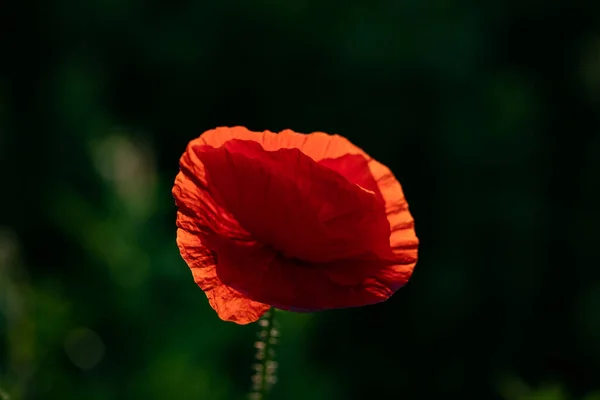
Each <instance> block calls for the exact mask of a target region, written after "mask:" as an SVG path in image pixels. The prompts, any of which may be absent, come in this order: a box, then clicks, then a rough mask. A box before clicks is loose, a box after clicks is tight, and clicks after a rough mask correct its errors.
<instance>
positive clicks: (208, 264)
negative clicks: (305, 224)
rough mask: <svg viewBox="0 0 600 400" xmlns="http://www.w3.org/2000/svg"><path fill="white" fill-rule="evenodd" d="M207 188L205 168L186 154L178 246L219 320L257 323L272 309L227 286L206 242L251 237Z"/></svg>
mask: <svg viewBox="0 0 600 400" xmlns="http://www.w3.org/2000/svg"><path fill="white" fill-rule="evenodd" d="M205 188H206V180H205V176H204V168H203V166H202V164H201V163H200V162H199V161H198V160H197V158H195V156H194V154H193V152H186V153H185V154H184V155H183V157H182V158H181V172H180V173H179V174H178V175H177V178H176V180H175V186H174V187H173V195H174V197H175V200H176V203H177V206H178V207H179V210H178V213H177V227H178V230H177V245H178V247H179V250H180V252H181V255H182V257H183V259H184V260H185V261H186V263H187V264H188V266H189V267H190V269H191V271H192V274H193V276H194V281H195V282H196V284H197V285H198V286H200V288H201V289H202V290H203V291H204V292H205V293H206V296H207V297H208V300H209V303H210V305H211V307H212V308H213V309H214V310H215V311H216V312H217V314H218V315H219V317H220V318H221V319H223V320H225V321H233V322H236V323H238V324H247V323H250V322H254V321H256V320H258V319H259V318H260V316H261V315H262V314H264V313H265V312H266V311H267V310H268V309H269V307H270V306H269V305H267V304H263V303H259V302H256V301H253V300H250V299H249V298H248V297H246V296H244V295H243V294H241V293H240V292H238V291H237V290H235V289H233V288H231V287H229V286H227V285H225V284H223V283H222V282H221V280H220V279H219V278H218V276H217V272H216V260H215V254H214V252H213V251H211V250H209V249H208V248H207V247H206V246H205V245H204V243H203V241H202V237H203V236H204V235H206V234H218V235H221V236H222V237H227V238H231V239H232V240H246V239H247V236H248V234H247V232H245V231H243V229H242V228H241V227H240V226H239V224H237V221H235V220H234V219H233V218H231V217H230V216H229V215H228V214H227V212H226V211H225V210H223V209H222V207H220V206H219V205H218V204H217V203H216V202H215V201H214V199H212V198H211V197H210V196H209V195H208V194H207V192H206V190H204V189H205Z"/></svg>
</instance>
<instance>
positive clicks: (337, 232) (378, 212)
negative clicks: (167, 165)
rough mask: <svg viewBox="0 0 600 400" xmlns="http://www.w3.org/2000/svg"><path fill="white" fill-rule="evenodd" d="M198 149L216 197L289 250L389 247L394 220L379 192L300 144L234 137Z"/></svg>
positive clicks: (325, 257)
mask: <svg viewBox="0 0 600 400" xmlns="http://www.w3.org/2000/svg"><path fill="white" fill-rule="evenodd" d="M194 150H195V152H196V155H197V156H198V158H199V159H200V160H201V161H202V163H203V164H204V167H205V171H206V175H207V180H208V183H209V184H208V188H209V189H208V190H209V191H210V193H211V195H212V197H213V198H215V199H218V201H219V203H220V204H223V205H224V208H226V209H227V210H228V211H229V212H230V213H231V214H232V215H233V216H234V218H235V219H236V220H237V221H238V222H239V223H240V225H241V226H242V227H243V228H244V229H245V230H246V231H248V232H249V233H250V235H251V236H252V237H253V238H254V239H256V240H257V241H258V242H260V243H263V244H268V245H270V246H271V247H273V248H274V249H275V250H277V251H279V252H280V253H281V254H283V255H284V256H286V257H288V258H298V259H301V260H304V261H311V262H328V261H332V260H340V259H345V258H351V257H356V256H360V255H362V254H364V253H366V252H369V251H372V250H373V249H374V248H377V246H378V245H381V244H385V246H387V248H388V249H389V244H388V238H389V224H388V222H387V217H386V215H385V212H384V208H383V205H382V204H381V203H380V202H378V201H377V198H376V197H375V196H374V195H373V193H370V192H367V191H365V190H363V189H361V188H360V187H358V186H357V185H355V184H352V183H351V182H348V180H347V179H344V178H343V177H342V176H340V175H339V174H338V173H336V172H335V171H333V170H331V169H329V168H325V167H323V166H321V165H319V164H317V163H316V162H314V161H313V160H312V159H311V158H309V157H307V156H306V155H304V154H303V153H302V152H300V151H299V150H298V149H280V150H277V151H266V150H264V149H263V148H262V147H261V146H260V144H258V143H256V142H254V141H248V140H238V139H234V140H230V141H228V142H226V143H225V144H224V145H222V146H221V147H219V148H213V147H210V146H197V147H195V148H194ZM378 250H382V251H385V248H384V249H378Z"/></svg>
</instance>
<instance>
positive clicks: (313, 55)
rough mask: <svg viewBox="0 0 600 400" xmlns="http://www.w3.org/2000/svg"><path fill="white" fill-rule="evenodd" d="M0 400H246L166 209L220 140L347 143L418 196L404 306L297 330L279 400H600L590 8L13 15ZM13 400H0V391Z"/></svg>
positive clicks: (598, 40) (373, 4)
mask: <svg viewBox="0 0 600 400" xmlns="http://www.w3.org/2000/svg"><path fill="white" fill-rule="evenodd" d="M0 25H1V26H2V27H3V31H4V33H3V34H2V36H1V37H0V46H1V47H0V49H1V51H0V60H1V61H0V178H1V181H0V184H1V185H0V190H1V196H0V388H2V389H3V390H4V391H6V392H7V393H8V394H10V396H11V399H14V400H19V399H23V400H25V399H86V400H95V399H98V400H100V399H167V398H168V399H241V398H243V395H244V393H245V392H246V390H247V389H248V388H249V385H250V374H251V370H250V364H251V363H252V359H253V348H252V343H253V341H254V339H255V336H254V335H255V332H256V330H257V326H256V325H248V326H237V325H235V324H232V323H226V322H222V321H220V320H219V319H218V318H217V316H216V313H214V312H213V311H212V310H211V309H210V307H209V305H208V302H207V301H206V297H205V295H204V294H203V293H202V291H201V290H200V289H199V288H197V287H196V285H195V284H194V282H193V280H192V277H191V274H190V272H189V269H188V267H187V266H186V265H185V263H184V262H183V260H182V259H181V257H180V255H179V252H178V249H177V247H176V244H175V211H176V210H175V206H174V201H173V199H172V197H171V193H170V190H171V187H172V184H173V180H174V177H175V175H176V173H177V171H178V159H179V157H180V155H181V154H182V153H183V151H184V149H185V146H186V144H187V142H188V141H189V140H191V139H193V138H195V137H197V136H199V135H200V134H201V133H202V132H203V131H205V130H207V129H210V128H213V127H215V126H233V125H244V126H247V127H248V128H249V129H252V130H259V131H260V130H265V129H268V130H271V131H279V130H282V129H285V128H291V129H294V130H296V131H298V132H312V131H325V132H329V133H339V134H342V135H344V136H346V137H348V138H349V139H350V140H351V141H353V142H354V143H355V144H357V145H359V146H360V147H362V148H363V149H364V150H365V151H367V152H368V153H369V154H370V155H372V156H373V157H375V158H377V159H378V160H380V161H381V162H383V163H385V164H387V165H388V166H389V167H390V168H391V169H392V170H393V171H394V173H395V174H396V176H397V177H398V178H399V180H400V181H401V182H402V185H403V187H404V190H405V193H406V196H407V199H408V201H409V204H410V206H411V211H412V213H413V215H414V217H415V220H416V229H417V234H418V236H419V238H420V239H421V247H420V260H419V263H418V264H417V267H416V269H415V273H414V275H413V278H412V280H411V282H410V283H409V285H407V286H406V287H405V288H403V289H401V290H400V291H399V292H398V293H397V294H396V295H395V296H394V297H393V298H392V299H391V300H389V301H387V302H385V303H382V304H379V305H375V306H369V307H363V308H359V309H346V310H339V311H330V312H322V313H315V314H293V313H281V321H280V322H281V327H280V330H281V332H282V338H281V341H280V346H279V348H278V358H279V361H280V368H279V371H278V373H279V382H278V384H277V385H276V386H275V388H274V390H273V399H292V400H293V399H316V400H318V399H323V400H324V399H344V400H346V399H347V400H351V399H403V400H408V399H435V398H444V399H507V400H526V399H548V400H567V399H585V400H593V399H595V400H597V399H600V279H599V278H600V268H599V266H600V257H599V256H598V238H599V235H598V222H599V221H600V218H598V217H599V213H600V211H598V210H599V208H598V204H599V203H600V178H599V174H600V135H599V133H600V2H599V1H570V2H567V1H566V0H565V1H546V2H542V1H525V0H521V1H512V0H508V1H488V2H482V4H480V5H476V4H474V3H471V2H466V1H462V2H459V1H457V2H449V1H442V0H423V1H416V0H410V1H379V0H373V1H370V2H366V1H348V2H326V1H316V0H292V1H286V2H283V1H279V2H277V1H269V0H262V1H246V2H234V1H212V2H209V1H196V2H193V1H181V0H178V1H171V2H166V1H163V2H160V1H139V0H127V1H124V0H122V1H116V0H104V1H99V0H90V1H75V0H54V1H38V2H12V3H7V4H3V5H2V6H0ZM0 397H1V395H0Z"/></svg>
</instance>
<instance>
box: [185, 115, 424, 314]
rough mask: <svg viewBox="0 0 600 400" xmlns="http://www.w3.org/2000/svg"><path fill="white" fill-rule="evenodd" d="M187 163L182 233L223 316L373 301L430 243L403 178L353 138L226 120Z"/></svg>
mask: <svg viewBox="0 0 600 400" xmlns="http://www.w3.org/2000/svg"><path fill="white" fill-rule="evenodd" d="M181 165H182V172H181V173H180V175H182V176H183V178H182V179H180V177H179V176H178V181H176V187H175V188H174V190H173V193H174V195H175V197H176V199H178V198H179V201H178V206H180V213H181V215H182V217H181V218H180V215H179V214H178V226H179V228H180V231H182V233H181V234H182V235H184V236H182V237H183V238H184V239H183V240H181V241H180V240H179V236H180V234H179V233H178V243H182V245H180V248H181V249H182V255H184V258H186V257H187V258H186V261H188V259H189V260H190V261H188V264H189V265H190V268H192V271H196V270H198V271H197V272H194V277H195V279H196V282H198V284H199V286H200V287H202V288H203V289H204V288H207V289H208V292H207V296H209V299H210V300H211V305H212V306H213V308H215V310H217V312H219V315H220V316H221V317H222V318H223V316H227V315H228V314H231V315H234V316H231V315H230V316H229V317H228V320H234V321H236V322H238V323H244V322H239V321H247V322H251V320H254V319H255V318H258V317H260V315H261V314H262V313H263V312H264V311H266V309H268V307H269V306H268V305H271V306H275V307H278V308H282V309H287V310H293V311H312V310H322V309H328V308H339V307H352V306H361V305H366V304H372V303H376V302H379V301H383V300H386V299H387V298H389V297H390V296H391V295H392V294H393V293H394V291H395V290H397V289H398V288H399V287H401V286H403V285H404V284H405V283H406V282H407V281H408V280H409V278H410V276H411V274H412V271H413V268H414V265H415V263H416V260H417V248H418V243H419V242H418V239H417V237H416V235H415V233H414V223H413V218H412V216H411V214H410V212H409V210H408V205H407V203H406V200H405V198H404V194H403V192H402V188H401V186H400V184H399V183H398V181H397V180H396V179H395V177H394V176H393V174H392V173H391V171H390V170H389V169H388V168H387V167H385V166H384V165H382V164H380V163H378V162H377V161H375V160H374V159H372V158H371V157H370V156H368V155H367V154H366V153H365V152H364V151H363V150H361V149H360V148H358V147H356V146H355V145H353V144H352V143H351V142H349V141H348V140H347V139H345V138H343V137H341V136H338V135H328V134H325V133H321V132H315V133H311V134H308V135H304V134H298V133H296V132H293V131H291V130H286V131H282V132H280V133H279V134H274V133H272V132H269V131H265V132H251V131H249V130H248V129H246V128H244V127H234V128H216V129H213V130H210V131H207V132H205V133H204V134H203V135H202V136H200V138H198V139H196V140H194V141H192V142H191V143H190V145H189V146H188V149H187V151H186V153H185V154H184V156H183V157H182V162H181ZM178 182H179V183H178ZM190 184H191V187H192V189H193V190H195V192H194V193H193V195H191V196H190V195H189V193H187V192H188V190H190V188H189V187H188V185H190ZM178 186H179V189H177V187H178ZM184 217H185V218H184ZM187 234H190V235H191V237H189V238H187V239H186V238H185V235H187ZM192 237H195V238H196V242H194V241H193V240H192ZM193 246H196V248H197V249H196V250H195V251H196V253H197V255H194V257H190V256H189V255H188V256H186V255H185V254H184V250H183V248H186V249H190V248H193ZM208 249H210V250H208ZM202 254H204V256H203V255H202ZM215 255H216V257H217V259H218V263H217V264H216V266H215V263H214V261H215V260H214V256H215ZM208 256H211V257H212V261H210V260H211V258H210V257H208ZM200 259H202V260H204V261H198V260H200ZM200 270H201V271H202V272H200ZM211 284H214V287H219V288H221V289H220V290H221V292H219V293H218V294H217V293H216V292H215V294H214V295H211V294H209V292H211V293H212V292H213V291H214V289H212V287H213V286H211ZM205 291H206V290H205ZM217 298H220V299H222V301H221V302H219V301H215V300H214V299H217ZM250 299H251V300H250ZM238 300H239V302H241V303H242V304H241V305H240V304H238ZM225 303H229V304H231V305H232V307H233V309H234V311H233V312H229V311H225V310H226V308H227V307H226V305H225ZM267 304H268V305H267ZM219 310H220V311H219ZM244 313H245V314H244ZM221 314H223V315H221ZM240 315H245V316H242V317H240ZM224 319H225V318H224Z"/></svg>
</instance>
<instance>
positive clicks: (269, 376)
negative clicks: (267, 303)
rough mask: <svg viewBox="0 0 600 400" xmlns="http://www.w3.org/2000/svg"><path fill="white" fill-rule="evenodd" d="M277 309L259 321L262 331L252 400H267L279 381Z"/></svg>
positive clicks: (253, 377)
mask: <svg viewBox="0 0 600 400" xmlns="http://www.w3.org/2000/svg"><path fill="white" fill-rule="evenodd" d="M275 314H276V311H275V308H271V309H270V310H269V311H267V312H266V313H265V314H264V315H263V316H262V317H261V319H260V320H259V321H258V324H259V326H260V331H259V332H258V340H257V341H256V343H255V344H254V346H255V347H256V363H255V364H254V365H253V368H254V370H255V371H256V372H255V374H254V375H253V376H252V392H251V393H250V396H249V398H250V399H251V400H266V399H267V396H268V393H269V390H270V389H271V387H272V386H273V385H274V384H275V382H276V380H277V374H276V373H277V362H276V361H275V348H274V347H275V344H276V343H277V338H278V337H279V331H278V330H277V327H276V323H277V322H276V319H275Z"/></svg>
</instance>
